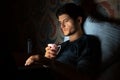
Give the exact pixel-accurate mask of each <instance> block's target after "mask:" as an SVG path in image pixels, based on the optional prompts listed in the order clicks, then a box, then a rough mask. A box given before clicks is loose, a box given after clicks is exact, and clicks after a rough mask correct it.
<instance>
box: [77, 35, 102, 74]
mask: <svg viewBox="0 0 120 80" xmlns="http://www.w3.org/2000/svg"><path fill="white" fill-rule="evenodd" d="M83 45H84V46H83V49H82V53H81V55H80V56H78V61H77V62H78V63H77V69H78V71H79V72H81V73H85V74H86V73H87V74H91V75H92V74H96V72H98V70H99V66H100V62H101V47H100V41H99V40H98V39H97V38H94V37H90V38H88V39H86V40H85V41H84V44H83ZM78 54H79V53H78Z"/></svg>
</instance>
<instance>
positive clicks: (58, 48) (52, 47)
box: [48, 43, 61, 55]
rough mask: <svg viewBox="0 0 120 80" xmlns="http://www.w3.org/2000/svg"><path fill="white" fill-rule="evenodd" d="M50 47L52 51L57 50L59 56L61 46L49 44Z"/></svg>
mask: <svg viewBox="0 0 120 80" xmlns="http://www.w3.org/2000/svg"><path fill="white" fill-rule="evenodd" d="M48 46H50V47H51V49H53V50H57V53H56V54H57V55H58V53H59V52H60V49H61V45H56V44H52V43H51V44H48Z"/></svg>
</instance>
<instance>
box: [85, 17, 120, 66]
mask: <svg viewBox="0 0 120 80" xmlns="http://www.w3.org/2000/svg"><path fill="white" fill-rule="evenodd" d="M84 30H85V33H86V34H91V35H95V36H97V37H98V38H99V39H100V41H101V49H102V63H103V64H104V65H103V66H108V65H110V64H112V63H113V62H114V61H116V60H117V59H118V58H119V57H120V25H116V24H113V23H109V22H105V21H104V22H102V21H101V22H98V21H95V20H94V19H92V18H91V17H88V18H87V19H86V21H85V23H84ZM96 54H97V53H96Z"/></svg>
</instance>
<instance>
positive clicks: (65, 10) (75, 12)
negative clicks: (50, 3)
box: [56, 3, 84, 20]
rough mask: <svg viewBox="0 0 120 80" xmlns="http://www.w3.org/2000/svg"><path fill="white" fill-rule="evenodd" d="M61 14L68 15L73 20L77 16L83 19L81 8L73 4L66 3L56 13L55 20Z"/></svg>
mask: <svg viewBox="0 0 120 80" xmlns="http://www.w3.org/2000/svg"><path fill="white" fill-rule="evenodd" d="M62 14H68V15H69V16H70V17H71V18H72V19H74V20H75V19H76V18H77V17H79V16H81V17H83V18H84V12H83V10H82V8H81V7H80V6H78V5H76V4H75V3H66V4H64V5H63V6H62V7H60V8H59V9H58V10H57V11H56V17H57V18H58V17H59V16H60V15H62Z"/></svg>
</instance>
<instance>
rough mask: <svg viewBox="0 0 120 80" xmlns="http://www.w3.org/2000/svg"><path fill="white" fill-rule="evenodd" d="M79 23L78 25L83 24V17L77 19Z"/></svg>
mask: <svg viewBox="0 0 120 80" xmlns="http://www.w3.org/2000/svg"><path fill="white" fill-rule="evenodd" d="M77 21H78V23H80V24H81V23H82V17H81V16H79V17H78V18H77Z"/></svg>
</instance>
